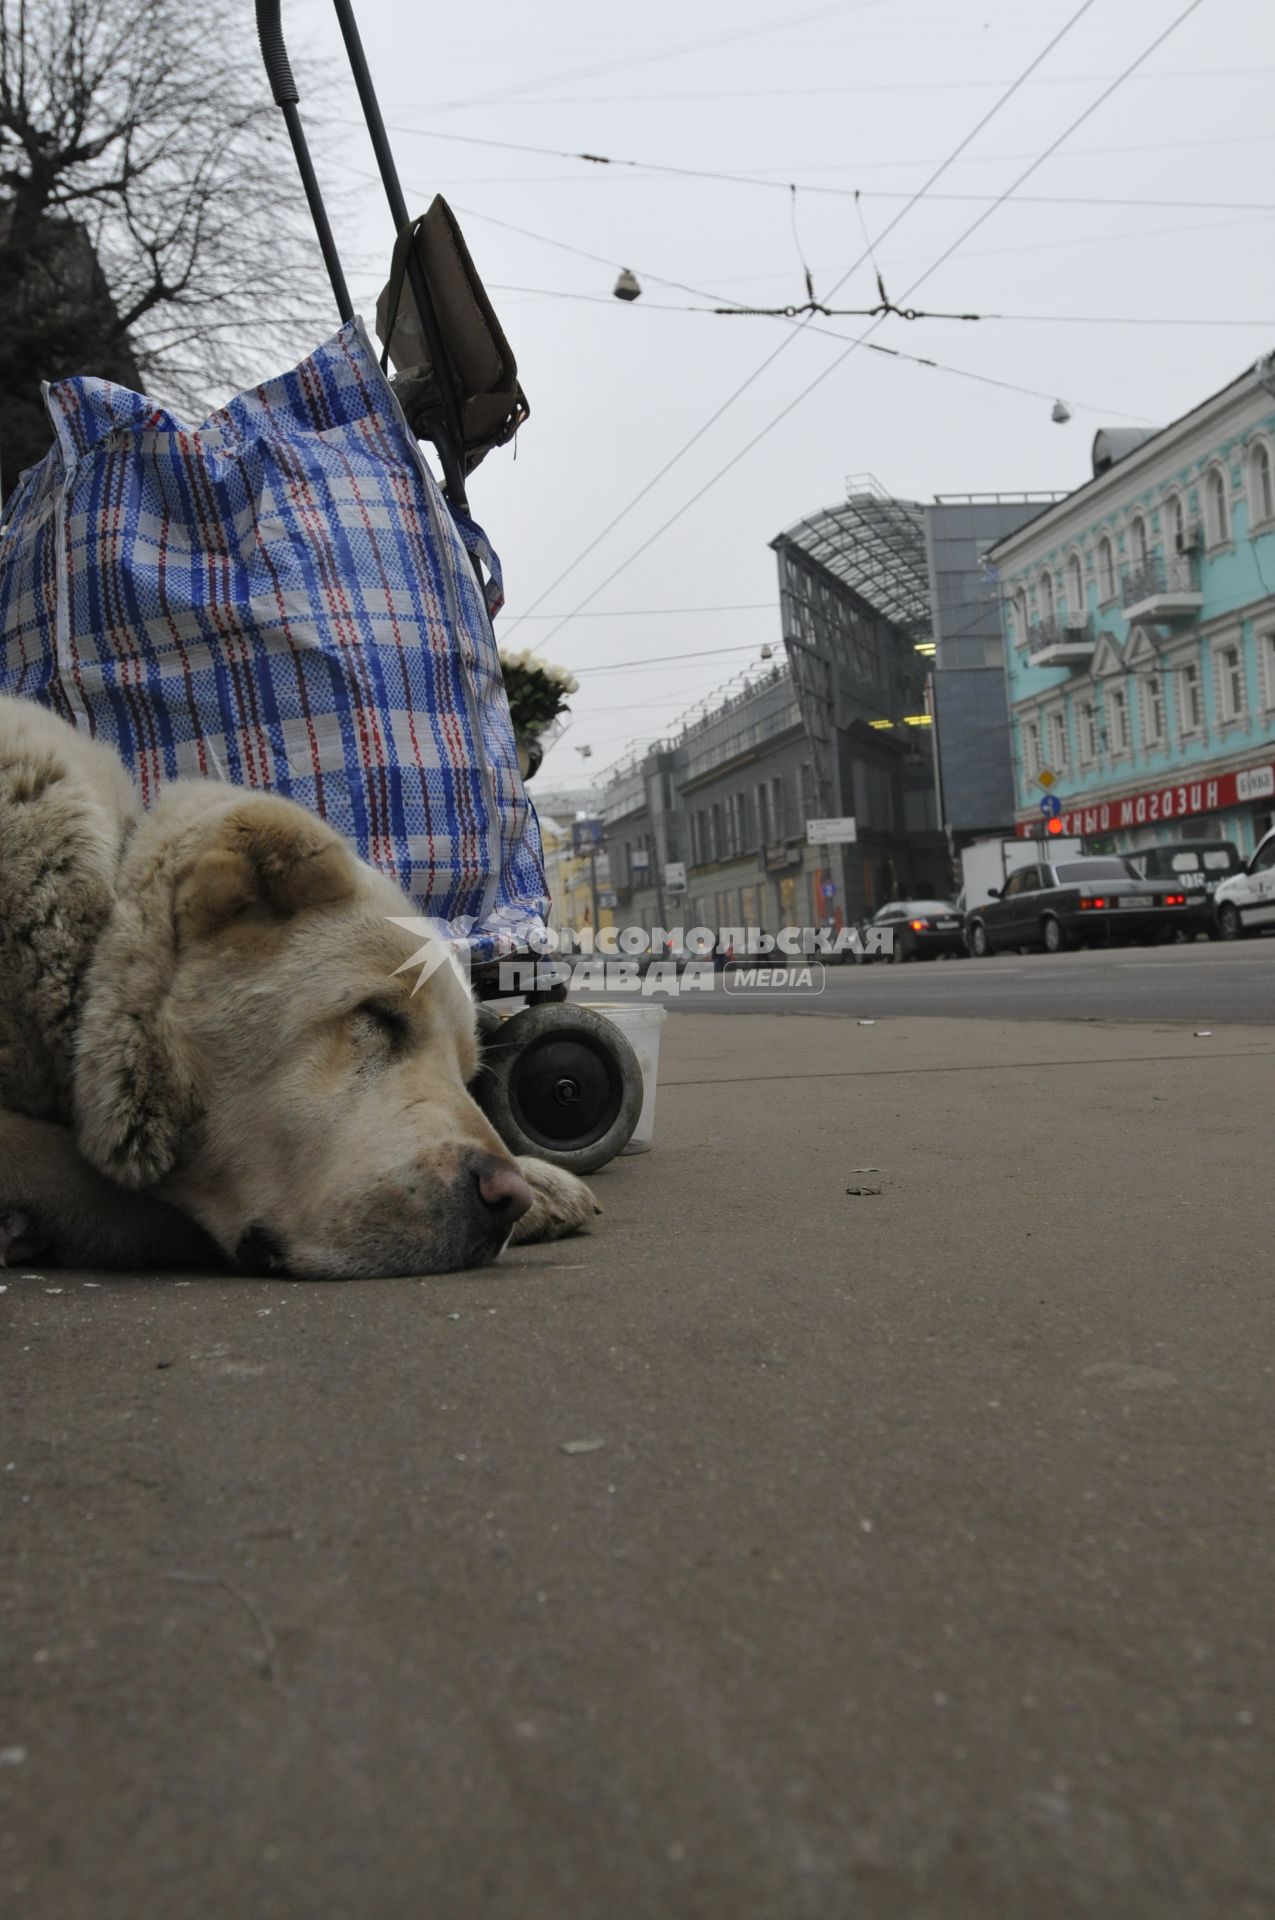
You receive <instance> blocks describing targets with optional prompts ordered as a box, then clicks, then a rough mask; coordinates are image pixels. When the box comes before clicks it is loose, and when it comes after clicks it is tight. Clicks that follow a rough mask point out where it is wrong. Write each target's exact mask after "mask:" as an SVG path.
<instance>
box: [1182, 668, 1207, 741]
mask: <svg viewBox="0 0 1275 1920" xmlns="http://www.w3.org/2000/svg"><path fill="white" fill-rule="evenodd" d="M1203 726H1204V689H1203V688H1202V687H1201V685H1200V669H1199V668H1198V667H1197V666H1196V664H1195V662H1194V661H1193V660H1191V661H1188V662H1187V664H1186V666H1184V667H1183V669H1182V731H1183V733H1199V732H1200V731H1201V730H1202V728H1203Z"/></svg>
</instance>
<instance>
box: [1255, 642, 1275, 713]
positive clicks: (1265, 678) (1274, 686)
mask: <svg viewBox="0 0 1275 1920" xmlns="http://www.w3.org/2000/svg"><path fill="white" fill-rule="evenodd" d="M1257 656H1258V659H1259V660H1260V661H1261V663H1262V699H1263V704H1264V705H1265V707H1266V709H1267V711H1268V712H1269V711H1270V709H1271V708H1272V707H1275V628H1272V629H1271V630H1270V631H1269V632H1268V633H1259V634H1258V636H1257Z"/></svg>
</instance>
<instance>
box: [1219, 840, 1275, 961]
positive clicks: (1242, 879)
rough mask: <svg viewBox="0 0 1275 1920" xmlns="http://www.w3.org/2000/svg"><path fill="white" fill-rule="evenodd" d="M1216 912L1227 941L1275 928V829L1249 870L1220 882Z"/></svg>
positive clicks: (1261, 843) (1250, 864)
mask: <svg viewBox="0 0 1275 1920" xmlns="http://www.w3.org/2000/svg"><path fill="white" fill-rule="evenodd" d="M1213 910H1214V913H1215V914H1216V915H1217V930H1218V933H1219V935H1220V936H1221V938H1222V939H1223V940H1238V939H1239V938H1240V937H1241V935H1243V934H1246V933H1257V932H1259V931H1260V930H1261V929H1262V928H1263V927H1275V827H1273V828H1272V829H1271V831H1270V832H1269V833H1268V834H1267V835H1266V837H1265V839H1263V840H1261V841H1259V843H1258V847H1257V851H1256V853H1255V854H1254V855H1253V858H1252V859H1251V860H1250V861H1249V863H1248V865H1247V866H1246V867H1244V868H1243V869H1242V870H1241V871H1240V872H1239V873H1235V874H1232V875H1231V877H1230V879H1229V880H1223V881H1221V882H1219V884H1218V888H1217V891H1216V893H1215V894H1214V895H1213Z"/></svg>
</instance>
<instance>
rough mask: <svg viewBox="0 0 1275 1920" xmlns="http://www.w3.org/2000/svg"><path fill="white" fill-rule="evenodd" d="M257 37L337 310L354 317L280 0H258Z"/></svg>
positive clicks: (349, 317) (342, 315)
mask: <svg viewBox="0 0 1275 1920" xmlns="http://www.w3.org/2000/svg"><path fill="white" fill-rule="evenodd" d="M257 38H258V40H260V42H261V58H262V60H263V62H264V63H265V69H266V77H267V78H268V80H269V82H270V91H271V93H272V94H273V95H274V101H275V105H276V106H277V107H281V108H282V110H283V118H284V124H285V125H286V126H287V129H288V138H289V139H290V140H291V142H292V151H293V153H294V154H295V155H296V160H297V171H298V173H299V174H300V175H301V184H302V186H303V187H304V188H305V197H306V201H307V204H308V205H309V208H310V218H311V219H312V220H313V222H314V231H315V233H316V235H317V236H318V241H319V251H320V252H321V253H322V255H323V264H324V266H325V267H326V268H327V270H328V279H329V280H330V281H331V282H332V292H333V295H334V297H335V299H336V308H337V312H338V313H339V314H340V316H341V318H342V320H352V319H353V318H354V302H353V301H352V300H351V298H350V289H349V288H348V287H347V286H346V284H345V272H344V269H343V268H342V266H341V256H340V254H339V253H338V252H337V248H336V240H335V238H334V236H333V233H332V223H331V221H330V220H329V219H328V210H327V208H326V207H325V206H324V204H323V195H322V193H321V192H320V190H319V180H318V175H317V174H316V173H315V171H314V162H313V160H312V159H311V158H310V148H309V145H308V144H307V141H306V137H305V128H304V127H303V126H302V125H301V115H300V113H299V112H298V111H297V102H298V100H299V99H300V98H301V96H300V94H299V93H298V92H297V83H296V81H295V80H294V79H293V77H292V68H291V66H290V65H289V64H288V49H287V47H286V46H285V45H284V43H283V26H282V23H281V21H280V19H279V0H257Z"/></svg>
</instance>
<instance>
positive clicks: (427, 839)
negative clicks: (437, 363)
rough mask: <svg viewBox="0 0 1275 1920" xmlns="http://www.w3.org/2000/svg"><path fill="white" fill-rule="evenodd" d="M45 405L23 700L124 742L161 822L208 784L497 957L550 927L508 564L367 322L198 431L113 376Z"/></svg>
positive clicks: (25, 498)
mask: <svg viewBox="0 0 1275 1920" xmlns="http://www.w3.org/2000/svg"><path fill="white" fill-rule="evenodd" d="M46 401H47V405H48V409H49V414H50V418H51V420H52V422H53V426H54V429H55V431H56V434H57V441H56V444H55V446H54V447H53V448H52V449H51V450H50V452H49V453H48V455H47V456H46V457H45V459H44V460H43V462H42V463H41V464H40V465H39V466H38V467H35V468H33V469H32V470H31V471H30V472H29V473H26V474H24V475H23V477H22V479H21V481H20V482H19V484H18V487H17V488H16V490H15V492H14V494H13V497H12V499H11V500H10V501H9V504H8V507H7V509H6V511H5V514H4V517H3V519H2V520H0V649H2V651H0V692H2V693H8V694H18V695H21V696H22V697H23V698H25V699H29V700H35V701H38V702H39V703H40V705H42V706H45V707H49V708H51V709H52V710H53V711H54V712H55V713H58V714H60V715H61V716H62V717H63V718H64V719H66V720H69V721H70V722H71V723H72V724H73V725H75V726H77V727H87V728H88V730H89V732H90V733H92V734H94V735H96V736H97V737H98V738H99V739H103V740H106V741H109V742H110V743H111V744H112V745H113V746H115V747H116V748H117V749H118V750H119V752H120V754H121V755H122V757H123V759H124V761H125V763H126V764H127V765H128V766H129V767H130V768H131V769H132V771H133V774H134V777H135V779H136V781H137V784H138V787H139V789H140V791H141V796H142V801H143V804H144V805H149V804H150V803H151V802H152V801H153V799H154V798H155V795H156V793H157V792H158V791H159V789H160V787H161V786H162V785H163V783H164V782H165V781H166V780H172V779H174V778H176V777H178V776H183V777H187V776H192V775H194V776H203V777H205V778H209V779H224V780H230V781H232V782H233V783H234V784H236V785H238V786H244V787H256V788H267V789H272V790H273V791H275V792H277V793H281V794H286V795H288V796H289V797H290V798H291V799H293V800H297V801H299V802H300V803H301V805H302V806H304V807H308V808H309V809H310V810H311V811H312V812H313V813H317V814H320V815H322V817H323V818H324V819H325V820H327V821H329V822H330V823H331V825H332V826H334V827H335V828H336V829H337V830H338V832H340V833H342V834H343V835H344V836H345V837H346V838H347V839H348V840H349V841H350V843H351V844H352V846H353V847H354V848H355V850H356V851H357V852H358V853H359V854H360V855H361V856H362V857H363V858H364V859H365V860H368V861H370V862H371V864H372V865H373V866H375V867H379V868H380V869H381V870H382V871H383V872H385V873H388V874H390V875H392V876H393V878H394V879H395V880H397V881H398V882H399V884H400V885H401V886H402V888H403V890H404V891H405V892H406V893H407V894H408V895H409V896H410V897H411V899H412V901H413V902H414V904H415V907H416V910H417V911H418V912H419V913H421V914H422V915H427V916H429V917H430V918H432V919H435V920H438V921H442V922H444V923H445V925H446V927H447V929H448V931H449V932H450V933H451V934H452V935H453V937H455V938H467V939H468V941H469V944H470V947H471V950H472V952H473V953H474V956H475V957H476V958H483V957H486V956H487V955H488V954H490V953H491V952H492V951H494V950H495V949H496V947H497V945H499V944H500V934H501V931H502V929H503V930H507V929H509V928H511V927H513V926H515V925H518V926H526V925H528V924H531V925H535V924H537V923H539V921H540V920H541V918H542V916H543V914H544V912H545V911H546V909H547V905H548V902H547V900H546V898H545V880H544V871H543V867H542V863H541V849H540V834H539V828H538V826H537V823H536V818H535V814H534V813H533V812H532V810H531V807H530V805H529V803H528V800H527V796H526V792H525V789H524V787H523V783H522V779H521V777H520V775H519V771H518V760H517V753H516V750H515V746H514V738H513V729H512V727H511V724H510V719H509V704H508V701H507V699H506V696H505V689H504V682H503V680H502V678H501V673H500V660H499V656H498V654H497V650H496V642H495V639H494V637H493V634H492V628H491V617H490V616H491V614H493V613H494V612H495V611H496V609H497V607H498V606H499V604H500V593H501V588H500V568H499V564H498V562H497V561H496V559H495V557H494V555H493V554H492V552H491V549H490V548H489V546H488V545H487V542H486V539H485V537H484V536H483V534H482V532H481V531H480V529H479V528H478V527H476V526H474V525H473V523H472V522H470V521H468V520H466V519H464V518H463V517H462V516H460V515H453V514H452V513H451V512H450V511H449V509H448V507H447V504H446V502H445V501H444V499H443V497H442V495H441V493H440V492H439V490H438V488H437V486H436V485H435V483H434V480H433V477H432V476H431V474H430V471H429V468H428V466H427V465H426V463H425V460H424V458H423V456H422V455H421V451H420V449H419V447H418V446H417V444H416V441H415V440H414V439H413V437H412V435H411V433H410V431H409V430H408V427H407V424H406V422H405V420H404V418H403V415H402V413H401V411H400V409H399V406H398V402H397V400H396V399H395V397H394V394H393V392H392V391H391V389H390V386H389V383H388V381H387V380H386V379H385V377H384V375H383V374H382V372H381V369H380V366H379V365H378V363H377V360H376V356H375V355H374V353H373V352H372V349H371V346H370V344H369V342H368V338H367V335H366V333H365V332H364V329H363V326H362V323H361V322H360V321H358V320H353V321H350V322H349V323H348V324H347V325H346V326H344V327H342V329H341V331H340V332H339V333H338V334H337V335H336V336H335V337H334V338H333V339H332V340H330V341H328V343H327V344H326V345H325V346H323V347H321V348H320V349H319V350H318V352H317V353H314V354H313V355H311V357H310V358H309V359H308V360H305V361H303V362H302V363H301V365H300V366H299V367H296V368H294V370H293V371H292V372H291V373H286V374H283V375H281V376H280V377H279V378H278V379H276V380H269V381H266V382H265V383H264V384H263V385H262V386H259V387H254V388H253V389H252V390H251V391H250V392H248V393H241V394H239V395H238V396H237V398H235V399H234V400H232V401H231V402H230V403H229V405H228V406H226V407H224V408H222V409H221V410H220V411H219V412H217V413H214V414H213V415H212V417H211V419H209V420H208V421H207V422H206V423H205V424H204V425H203V426H202V427H198V428H191V427H187V426H184V425H182V424H181V422H179V421H177V420H175V419H174V418H173V417H172V416H171V415H170V414H168V413H166V412H164V411H163V410H162V409H161V408H159V407H157V406H155V404H154V403H153V402H152V401H150V400H146V399H144V398H143V397H142V396H141V395H140V394H136V393H130V392H128V391H127V390H126V389H125V388H123V387H117V386H114V385H112V384H111V382H109V381H106V380H66V381H63V382H62V383H60V384H59V385H57V386H53V387H50V388H48V389H47V390H46ZM476 567H481V568H482V570H483V572H484V575H485V578H486V587H485V589H484V587H483V586H482V585H480V582H479V577H478V573H477V572H476Z"/></svg>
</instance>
